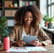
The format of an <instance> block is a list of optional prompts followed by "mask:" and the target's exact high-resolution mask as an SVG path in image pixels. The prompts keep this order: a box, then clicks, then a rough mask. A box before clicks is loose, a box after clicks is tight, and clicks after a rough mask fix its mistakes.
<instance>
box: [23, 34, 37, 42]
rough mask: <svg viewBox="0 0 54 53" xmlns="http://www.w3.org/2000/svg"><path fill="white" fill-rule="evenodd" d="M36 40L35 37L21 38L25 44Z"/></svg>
mask: <svg viewBox="0 0 54 53" xmlns="http://www.w3.org/2000/svg"><path fill="white" fill-rule="evenodd" d="M36 39H37V36H30V35H29V36H24V37H23V41H24V42H26V43H30V42H31V41H32V40H36Z"/></svg>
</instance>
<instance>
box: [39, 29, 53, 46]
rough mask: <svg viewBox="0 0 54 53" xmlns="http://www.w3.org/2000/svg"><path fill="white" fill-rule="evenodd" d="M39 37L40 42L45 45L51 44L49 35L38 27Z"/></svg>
mask: <svg viewBox="0 0 54 53" xmlns="http://www.w3.org/2000/svg"><path fill="white" fill-rule="evenodd" d="M39 37H40V38H41V39H42V42H41V43H42V44H43V45H45V46H49V45H51V44H52V41H51V39H50V37H49V36H48V35H47V34H46V33H45V32H44V30H43V29H42V28H40V29H39Z"/></svg>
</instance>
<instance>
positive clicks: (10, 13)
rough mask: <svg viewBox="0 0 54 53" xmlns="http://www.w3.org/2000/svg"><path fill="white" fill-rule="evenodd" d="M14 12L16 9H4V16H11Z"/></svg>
mask: <svg viewBox="0 0 54 53" xmlns="http://www.w3.org/2000/svg"><path fill="white" fill-rule="evenodd" d="M15 13H16V10H5V16H8V17H12V16H14V15H15Z"/></svg>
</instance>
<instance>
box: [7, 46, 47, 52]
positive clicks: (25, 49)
mask: <svg viewBox="0 0 54 53" xmlns="http://www.w3.org/2000/svg"><path fill="white" fill-rule="evenodd" d="M28 51H47V49H45V48H43V47H38V46H37V47H11V48H10V49H9V50H7V52H28Z"/></svg>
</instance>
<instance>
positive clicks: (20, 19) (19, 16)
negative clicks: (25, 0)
mask: <svg viewBox="0 0 54 53" xmlns="http://www.w3.org/2000/svg"><path fill="white" fill-rule="evenodd" d="M27 11H30V12H31V13H32V14H33V21H32V23H31V26H32V27H35V26H37V25H38V24H39V22H40V19H41V13H40V10H39V9H38V7H37V6H33V5H29V6H24V7H21V8H19V9H18V10H17V11H16V14H15V17H14V19H15V21H16V25H23V24H24V15H25V13H26V12H27Z"/></svg>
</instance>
